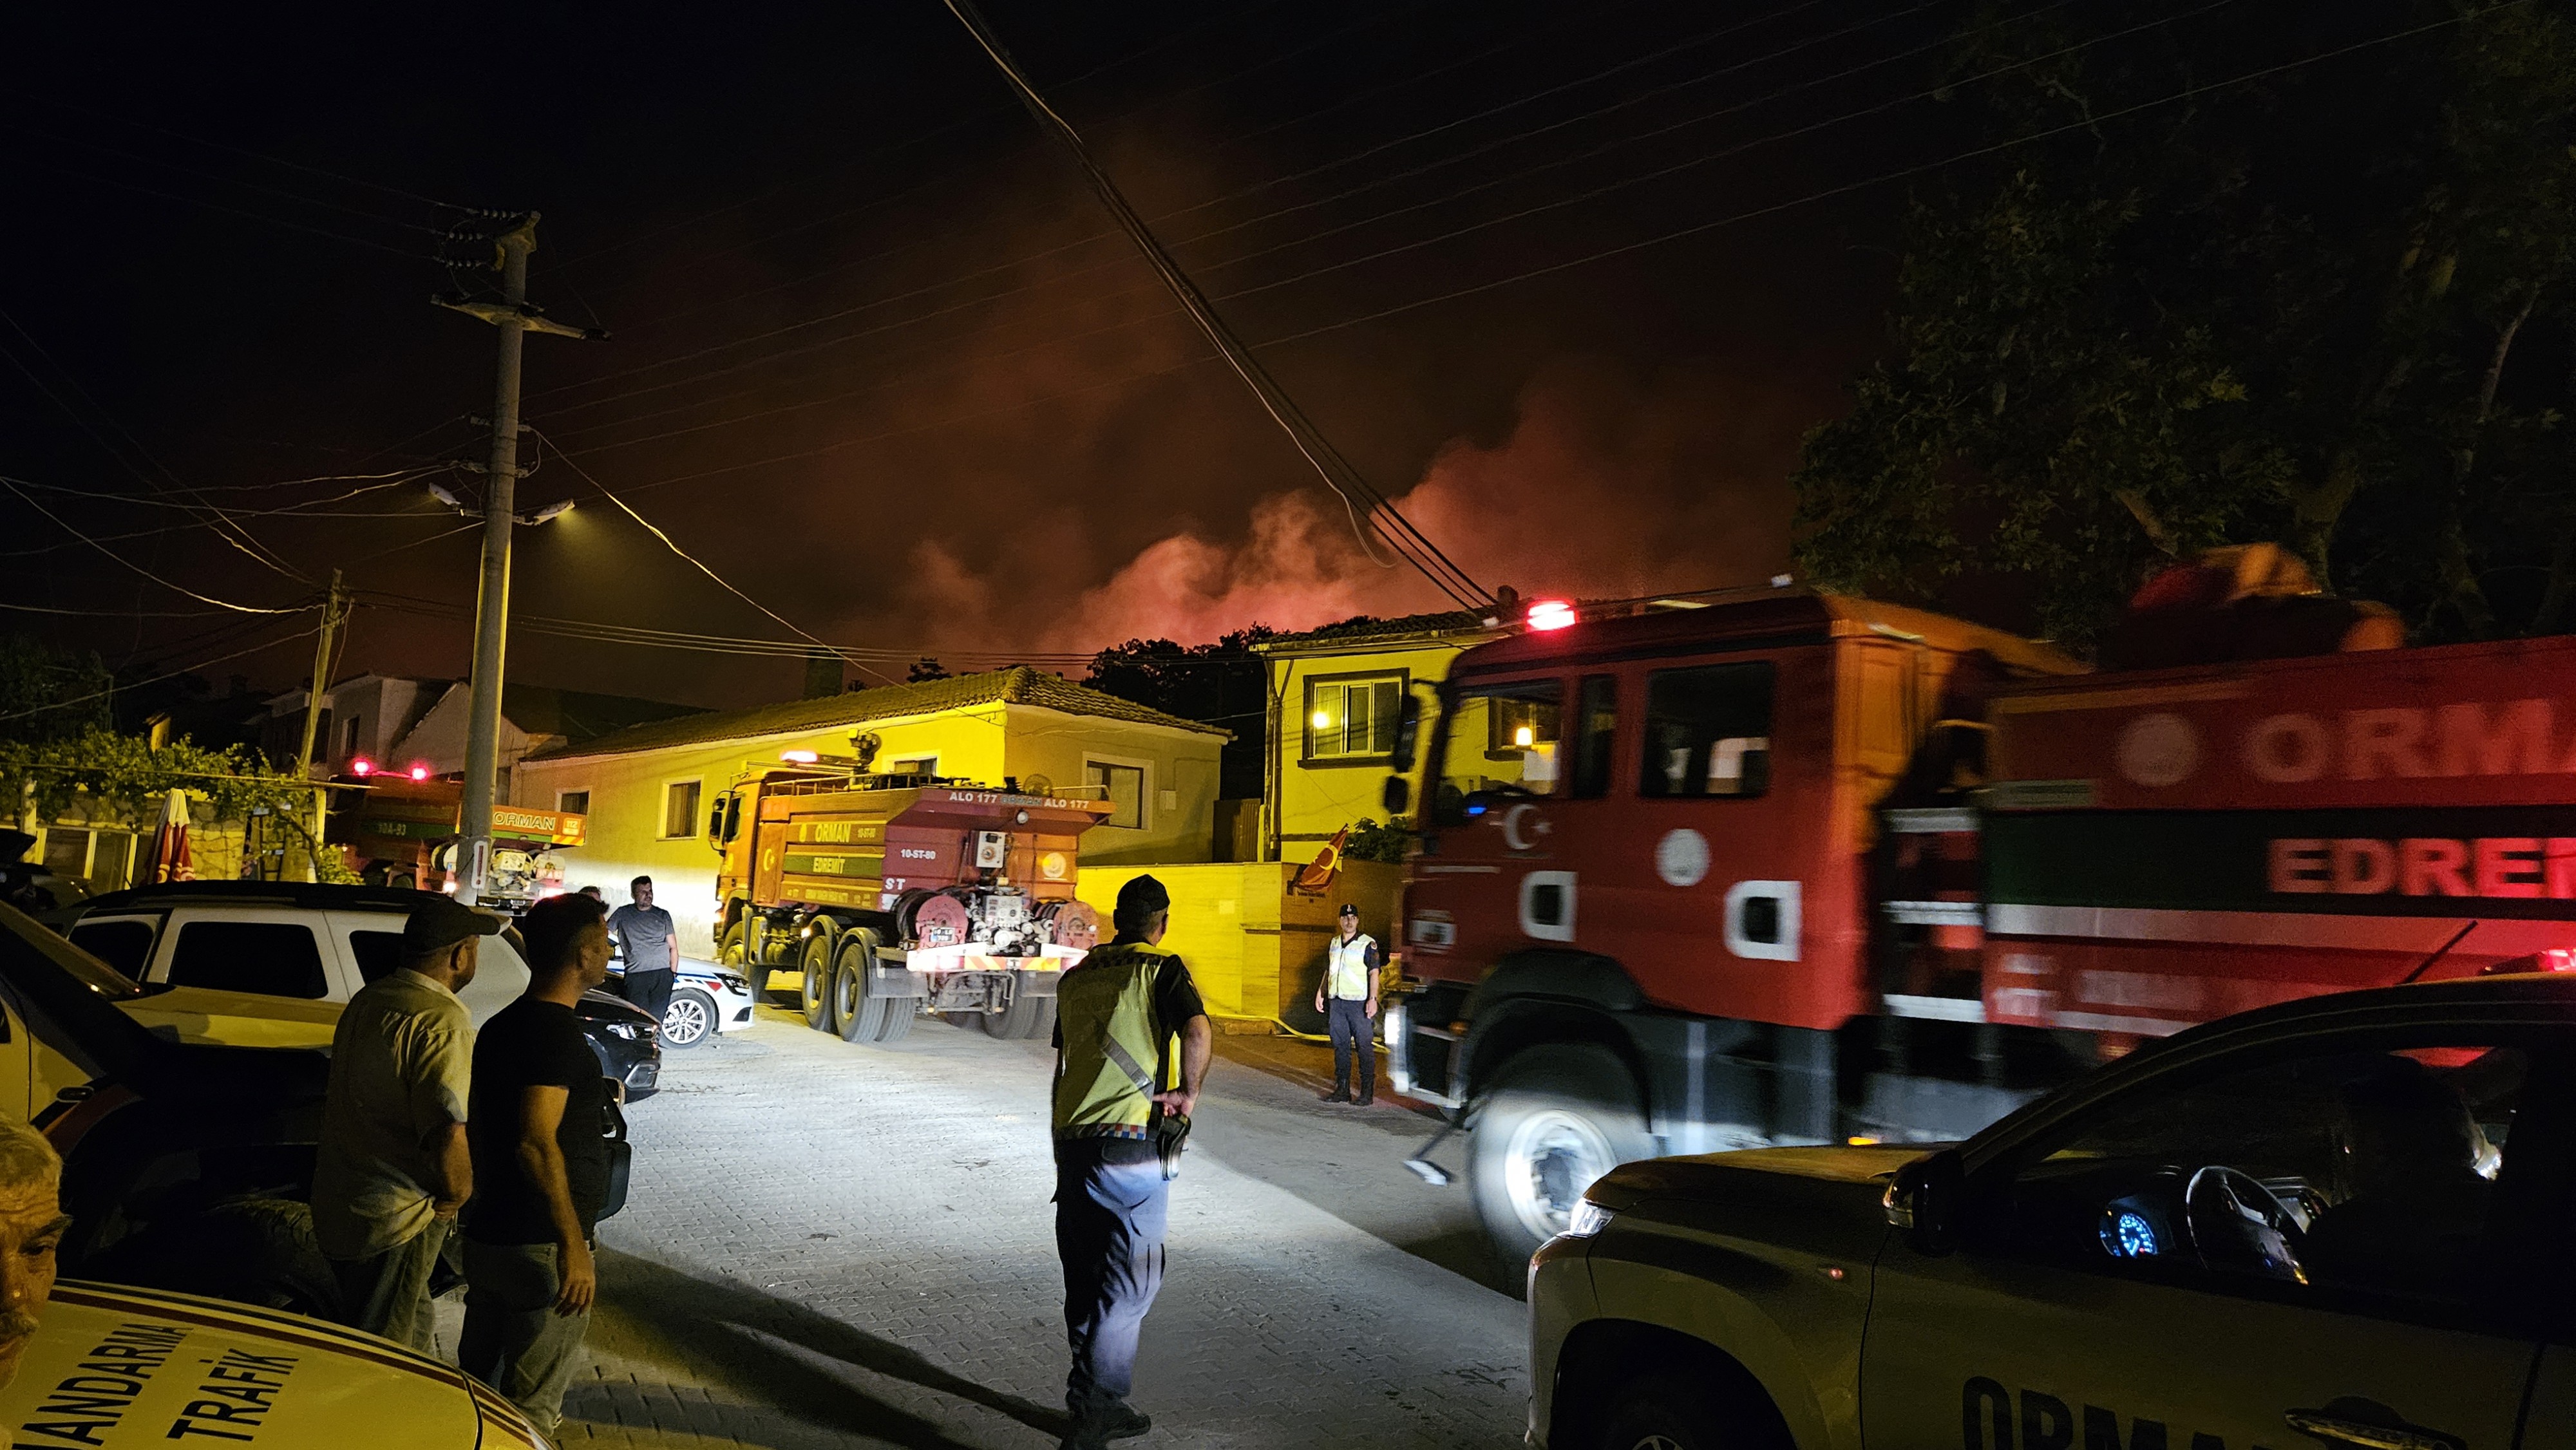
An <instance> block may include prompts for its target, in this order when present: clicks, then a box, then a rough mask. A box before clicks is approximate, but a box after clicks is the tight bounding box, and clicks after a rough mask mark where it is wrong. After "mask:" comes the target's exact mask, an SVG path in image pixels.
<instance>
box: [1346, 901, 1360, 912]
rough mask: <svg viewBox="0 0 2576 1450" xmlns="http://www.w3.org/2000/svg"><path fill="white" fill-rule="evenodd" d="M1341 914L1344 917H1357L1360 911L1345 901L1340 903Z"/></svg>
mask: <svg viewBox="0 0 2576 1450" xmlns="http://www.w3.org/2000/svg"><path fill="white" fill-rule="evenodd" d="M1341 914H1342V915H1344V916H1357V915H1359V914H1360V909H1359V908H1358V907H1357V906H1354V905H1352V904H1351V903H1350V902H1347V901H1345V902H1343V903H1342V910H1341Z"/></svg>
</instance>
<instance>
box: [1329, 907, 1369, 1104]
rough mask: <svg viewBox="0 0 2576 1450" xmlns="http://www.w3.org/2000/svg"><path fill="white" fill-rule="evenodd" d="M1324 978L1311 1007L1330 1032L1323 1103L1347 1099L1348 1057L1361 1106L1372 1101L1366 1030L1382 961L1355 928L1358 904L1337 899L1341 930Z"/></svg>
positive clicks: (1330, 947) (1349, 1083) (1337, 934)
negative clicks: (1328, 1084)
mask: <svg viewBox="0 0 2576 1450" xmlns="http://www.w3.org/2000/svg"><path fill="white" fill-rule="evenodd" d="M1325 951H1326V956H1325V958H1324V980H1322V981H1321V982H1318V983H1316V984H1315V1010H1316V1011H1318V1012H1321V1013H1323V1014H1324V1028H1325V1030H1326V1031H1327V1032H1330V1033H1331V1034H1332V1035H1333V1090H1332V1091H1331V1092H1328V1093H1326V1094H1324V1101H1326V1102H1328V1103H1346V1102H1349V1101H1350V1100H1351V1058H1352V1056H1353V1055H1354V1054H1356V1055H1357V1056H1358V1057H1359V1060H1360V1106H1361V1107H1367V1106H1368V1105H1369V1104H1371V1103H1373V1102H1376V1101H1377V1042H1376V1040H1375V1039H1374V1037H1373V1036H1372V1035H1371V1034H1373V1033H1374V1032H1375V1031H1376V1028H1375V1027H1373V1026H1372V1025H1371V1024H1372V1023H1373V1022H1375V1021H1376V1019H1377V981H1378V970H1379V968H1381V967H1383V966H1384V965H1385V964H1386V963H1385V961H1384V960H1383V959H1382V958H1381V957H1380V956H1379V955H1378V950H1377V942H1376V940H1375V939H1374V938H1372V937H1370V936H1369V934H1368V933H1366V932H1364V931H1361V930H1360V909H1359V908H1358V907H1356V906H1353V905H1352V904H1351V903H1349V902H1347V901H1345V902H1343V903H1342V916H1341V925H1340V929H1339V930H1337V931H1335V932H1334V934H1333V940H1332V943H1331V944H1330V945H1329V946H1328V947H1326V948H1325Z"/></svg>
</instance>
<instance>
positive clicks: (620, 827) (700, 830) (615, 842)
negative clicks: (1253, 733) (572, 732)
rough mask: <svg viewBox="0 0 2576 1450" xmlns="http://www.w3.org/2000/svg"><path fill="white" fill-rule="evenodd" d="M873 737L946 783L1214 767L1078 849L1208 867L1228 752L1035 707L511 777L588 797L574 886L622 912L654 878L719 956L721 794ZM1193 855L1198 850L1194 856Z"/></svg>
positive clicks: (621, 758)
mask: <svg viewBox="0 0 2576 1450" xmlns="http://www.w3.org/2000/svg"><path fill="white" fill-rule="evenodd" d="M854 731H865V732H868V733H871V734H874V735H876V736H877V737H878V738H879V739H880V740H881V741H883V742H884V743H883V745H882V747H881V748H880V749H879V750H878V752H877V761H878V763H879V764H880V765H881V766H883V765H891V764H893V763H894V762H895V761H898V760H903V759H906V758H911V757H918V756H924V755H935V756H936V757H937V758H938V764H937V767H936V769H937V772H938V773H939V774H941V775H953V776H962V777H965V778H967V779H970V780H975V781H981V782H985V783H988V784H992V785H997V786H998V785H999V784H1001V782H1002V779H1003V777H1005V776H1019V777H1023V778H1025V777H1027V776H1029V775H1033V774H1043V775H1045V776H1047V777H1048V778H1049V779H1050V780H1051V781H1053V783H1054V784H1056V785H1058V786H1067V787H1070V786H1078V785H1080V784H1082V782H1083V771H1082V761H1083V758H1084V755H1085V753H1086V752H1090V753H1093V754H1097V755H1101V756H1106V757H1116V758H1119V759H1121V760H1141V761H1144V762H1146V763H1147V765H1148V767H1149V773H1150V775H1151V777H1152V780H1153V781H1159V780H1177V779H1179V778H1180V777H1181V776H1183V775H1184V774H1185V773H1186V767H1184V766H1182V765H1180V764H1179V762H1180V761H1183V760H1198V759H1204V760H1205V761H1206V762H1208V767H1209V768H1208V776H1209V779H1210V782H1211V784H1210V787H1209V789H1208V790H1207V792H1206V793H1205V794H1204V796H1203V797H1195V796H1189V795H1183V796H1181V797H1180V798H1179V799H1177V800H1175V801H1174V802H1173V804H1172V806H1171V807H1170V808H1169V809H1165V808H1164V807H1163V802H1162V799H1161V797H1160V795H1159V794H1158V792H1159V791H1160V790H1161V788H1162V787H1160V786H1159V785H1155V784H1153V783H1152V781H1149V784H1148V788H1147V800H1146V805H1147V828H1146V829H1145V830H1142V831H1123V830H1120V831H1111V830H1108V829H1106V828H1102V829H1095V830H1094V831H1093V832H1091V833H1090V834H1088V835H1086V836H1085V837H1084V840H1083V852H1084V859H1085V860H1086V862H1087V861H1088V860H1090V859H1091V853H1092V851H1093V850H1094V848H1095V845H1096V844H1100V843H1101V838H1103V837H1114V839H1110V840H1108V841H1106V843H1105V847H1106V850H1107V852H1108V853H1109V854H1111V855H1112V856H1113V857H1115V858H1119V859H1126V860H1137V859H1164V858H1162V857H1159V856H1156V855H1154V854H1153V853H1155V852H1158V851H1170V852H1173V853H1175V856H1174V859H1182V860H1205V859H1206V857H1207V844H1206V843H1207V842H1208V840H1209V839H1210V838H1211V836H1212V833H1213V831H1214V825H1213V821H1212V816H1211V812H1212V810H1213V806H1214V799H1215V793H1214V787H1213V780H1214V762H1215V760H1216V754H1217V749H1218V746H1219V744H1220V742H1219V740H1218V738H1217V737H1216V736H1213V735H1202V734H1197V733H1195V732H1189V731H1182V730H1176V729H1172V728H1170V727H1167V726H1157V725H1142V724H1135V723H1131V722H1128V721H1123V720H1108V719H1101V718H1098V717H1093V716H1079V715H1066V714H1062V713H1060V712H1058V711H1054V710H1048V709H1043V708H1039V707H1035V706H1026V705H1002V704H994V705H985V706H979V707H977V708H976V709H974V710H971V711H950V712H946V713H942V714H936V715H922V716H914V717H911V718H908V719H895V720H871V721H868V722H866V723H865V724H863V725H858V726H851V725H836V726H832V727H829V728H827V729H823V730H816V731H810V732H806V733H803V734H796V735H771V736H763V737H758V738H754V739H738V740H730V741H720V742H716V743H712V744H704V745H682V746H672V747H670V748H667V749H662V750H647V751H637V752H635V753H633V754H630V755H596V756H566V757H561V758H553V759H541V760H523V761H521V762H519V764H518V767H517V769H516V771H515V785H514V787H513V790H512V794H511V803H512V804H514V805H522V806H535V807H540V808H543V809H548V810H551V809H555V808H556V806H557V802H558V800H559V799H560V798H561V796H562V794H563V793H564V792H567V791H588V792H590V829H589V840H588V842H587V843H586V844H585V845H583V846H582V847H580V848H579V849H577V850H567V851H564V852H562V853H560V854H561V856H562V858H563V861H564V879H565V883H566V884H567V885H568V886H571V887H575V888H578V887H582V886H597V887H599V888H600V892H601V894H602V895H604V896H606V897H607V898H608V901H609V903H610V904H611V905H617V904H620V903H623V902H624V901H625V900H626V897H627V882H628V881H629V880H631V879H632V878H634V877H636V876H650V877H652V878H653V882H654V891H655V901H656V904H658V905H660V906H662V907H663V908H664V909H666V910H668V911H669V912H670V913H671V916H672V919H673V923H674V924H675V925H676V926H677V927H678V928H679V932H680V949H681V950H682V951H683V952H687V953H691V954H694V955H699V956H711V955H713V953H714V950H715V943H714V935H713V933H714V923H715V915H716V907H717V902H716V899H715V880H716V865H717V857H716V852H715V849H714V848H713V847H712V846H710V845H709V844H708V842H707V839H706V810H707V807H708V806H709V805H710V804H711V803H713V801H714V800H715V797H716V795H717V793H718V792H720V791H723V790H724V789H726V788H727V787H729V786H731V785H732V784H733V783H734V781H735V780H736V779H738V778H739V777H740V776H741V775H742V774H743V772H744V770H745V768H746V767H747V766H749V765H767V764H772V763H775V762H776V761H777V760H778V758H779V753H780V752H781V751H786V750H813V751H818V752H823V753H828V754H839V755H846V754H848V753H849V750H850V736H851V734H852V733H853V732H854ZM681 780H696V781H698V782H699V783H700V784H699V790H698V815H697V819H696V820H695V821H694V822H692V824H691V829H690V834H689V835H687V836H684V837H680V838H677V839H669V838H665V837H664V836H663V835H662V807H663V798H664V796H663V793H664V788H665V787H666V786H667V785H669V784H670V783H671V782H674V781H681ZM1193 850H1194V854H1192V852H1193Z"/></svg>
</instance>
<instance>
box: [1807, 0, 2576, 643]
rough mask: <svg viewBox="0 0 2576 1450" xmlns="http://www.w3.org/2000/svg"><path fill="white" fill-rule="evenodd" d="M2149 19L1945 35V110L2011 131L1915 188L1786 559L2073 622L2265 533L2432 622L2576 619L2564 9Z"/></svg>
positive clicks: (1878, 585) (2369, 4)
mask: <svg viewBox="0 0 2576 1450" xmlns="http://www.w3.org/2000/svg"><path fill="white" fill-rule="evenodd" d="M2160 13H2162V14H2168V15H2169V14H2170V12H2159V11H2157V10H2155V9H2153V8H2151V7H2147V6H2145V5H2143V4H2125V5H2124V4H2110V5H2099V6H2085V7H2064V8H2053V9H2051V10H2049V11H2047V12H2046V13H2045V14H2035V15H2029V16H2025V17H2024V18H2022V19H2019V20H2015V21H2010V22H2008V23H2002V24H1997V23H1996V22H1997V21H1998V18H1999V16H2000V14H2001V12H1999V11H1992V10H1989V11H1987V12H1986V13H1982V14H1980V15H1979V16H1977V17H1976V18H1975V19H1973V20H1972V21H1971V22H1970V23H1969V24H1970V28H1969V30H1968V31H1967V32H1966V34H1967V35H1969V36H1970V37H1972V39H1970V40H1968V41H1966V42H1963V43H1962V45H1961V47H1960V49H1959V52H1958V54H1957V55H1956V56H1955V57H1954V58H1953V62H1952V63H1953V65H1954V67H1955V76H1956V78H1957V80H1958V85H1957V87H1956V89H1955V90H1954V91H1953V92H1952V102H1951V104H1952V105H1954V106H1957V107H1961V108H1964V109H1966V110H1967V111H1968V112H1969V129H1970V130H1971V131H1973V132H1975V133H1976V134H1977V135H1978V136H1979V137H1981V138H1983V139H1984V140H1985V141H1987V142H1989V143H2005V142H2012V143H2014V144H2010V145H2006V146H2004V147H2003V148H2002V149H2000V150H1999V151H1998V152H1997V153H1996V157H1997V161H1996V164H1995V165H1994V167H1993V168H1992V169H1991V170H1989V171H1988V172H1986V173H1984V174H1982V175H1979V176H1973V177H1967V178H1962V179H1960V180H1959V181H1958V182H1957V183H1956V184H1955V186H1954V189H1952V190H1949V191H1947V192H1945V193H1943V194H1939V195H1932V196H1925V197H1921V198H1918V200H1917V202H1916V204H1915V205H1914V207H1913V208H1912V212H1911V216H1910V220H1909V224H1908V226H1909V235H1908V243H1907V249H1906V253H1905V257H1904V261H1903V264H1902V267H1901V270H1900V273H1899V278H1898V295H1897V305H1896V311H1895V315H1894V317H1893V319H1892V326H1893V338H1892V342H1893V347H1892V354H1891V356H1890V357H1889V358H1888V360H1887V361H1885V362H1884V363H1883V364H1881V365H1880V366H1878V367H1875V368H1873V369H1871V370H1870V371H1868V372H1867V373H1865V374H1863V375H1862V376H1861V377H1859V378H1858V379H1856V380H1855V382H1854V384H1853V408H1852V411H1851V413H1850V414H1849V415H1848V416H1847V417H1845V418H1843V419H1841V420H1839V421H1836V422H1833V423H1829V424H1827V425H1825V426H1823V427H1821V428H1818V429H1817V430H1815V431H1814V432H1813V433H1812V434H1811V435H1810V436H1809V438H1808V440H1807V445H1806V452H1805V457H1804V459H1803V461H1802V465H1801V467H1800V469H1799V471H1798V473H1797V475H1796V478H1795V480H1794V481H1795V484H1796V486H1797V490H1798V495H1799V528H1800V546H1799V548H1800V555H1801V561H1802V563H1803V564H1804V565H1805V567H1806V568H1807V570H1808V572H1809V574H1810V576H1811V577H1813V578H1815V579H1817V580H1818V581H1819V582H1820V583H1824V584H1827V585H1830V586H1836V587H1842V588H1852V589H1861V590H1867V591H1870V592H1876V593H1881V594H1888V595H1894V596H1898V597H1913V598H1918V599H1925V600H1930V601H1938V600H1941V599H1942V598H1943V597H1944V596H1945V593H1947V592H1949V591H1951V590H1954V589H1955V588H1956V587H1957V585H1958V582H1959V581H1961V580H1962V579H1963V578H1976V577H1983V578H1992V577H1995V576H2018V577H2020V578H2021V579H2023V580H2024V581H2025V582H2026V583H2027V585H2028V587H2029V590H2030V593H2031V596H2032V604H2033V606H2034V608H2035V609H2036V612H2037V614H2038V623H2039V625H2040V627H2041V628H2042V629H2043V630H2045V631H2046V632H2048V633H2049V634H2051V635H2052V636H2054V637H2056V638H2058V639H2060V640H2063V641H2065V642H2067V643H2070V644H2073V645H2077V646H2079V647H2080V646H2084V645H2086V644H2089V643H2090V642H2091V641H2092V639H2093V638H2095V637H2096V635H2097V634H2098V632H2099V631H2100V629H2101V628H2102V626H2103V625H2104V623H2105V622H2106V621H2107V620H2108V619H2109V618H2110V616H2111V615H2112V614H2113V613H2114V612H2115V611H2116V608H2117V606H2118V603H2119V601H2120V600H2122V599H2123V598H2125V597H2126V595H2127V594H2128V593H2129V592H2130V591H2131V590H2132V589H2134V587H2135V586H2136V584H2137V583H2138V581H2139V579H2140V578H2141V576H2142V575H2143V574H2144V573H2145V572H2147V571H2148V570H2149V569H2151V568H2153V567H2154V566H2155V565H2157V564H2158V563H2160V562H2162V561H2164V560H2166V559H2169V558H2172V557H2176V556H2179V555H2184V554H2188V553H2190V552H2192V551H2194V550H2197V549H2200V548H2203V547H2207V546H2210V545H2215V544H2221V543H2234V542H2249V541H2253V540H2260V539H2277V540H2281V541H2283V542H2285V543H2288V544H2290V545H2291V546H2292V547H2293V548H2295V549H2296V550H2297V551H2298V552H2299V553H2300V554H2301V555H2302V556H2303V557H2305V558H2306V559H2307V560H2308V562H2309V564H2310V566H2311V568H2312V569H2314V570H2315V571H2316V572H2317V574H2318V576H2319V577H2320V578H2321V579H2324V580H2327V581H2329V582H2331V583H2332V584H2333V585H2335V586H2336V587H2338V588H2340V589H2342V590H2343V591H2345V592H2355V593H2368V594H2371V595H2374V596H2377V597H2381V598H2385V599H2388V600H2389V601H2391V602H2392V603H2395V604H2397V605H2398V606H2399V607H2400V609H2401V610H2402V611H2403V612H2404V613H2405V614H2406V616H2407V618H2408V620H2409V622H2410V623H2411V624H2412V625H2413V626H2415V627H2416V628H2417V629H2418V630H2420V631H2424V632H2427V633H2429V634H2433V635H2437V636H2478V635H2486V634H2493V633H2500V632H2511V631H2542V630H2554V629H2559V628H2564V627H2568V626H2569V625H2570V623H2571V621H2570V620H2569V618H2568V603H2569V600H2568V596H2569V594H2570V593H2571V591H2576V485H2571V478H2570V464H2571V461H2576V460H2571V455H2570V451H2569V440H2568V435H2567V429H2566V428H2565V427H2564V426H2563V422H2564V417H2565V414H2566V411H2567V408H2568V402H2569V399H2568V397H2567V394H2568V392H2569V391H2570V389H2571V387H2576V374H2571V369H2570V366H2569V364H2570V353H2571V348H2570V344H2569V337H2570V333H2571V326H2570V324H2571V322H2576V151H2571V149H2570V148H2571V143H2576V124H2571V116H2576V33H2571V27H2570V24H2569V22H2568V21H2567V20H2566V18H2565V17H2564V16H2563V15H2562V14H2560V13H2559V11H2558V10H2557V9H2555V8H2554V7H2547V6H2540V5H2483V4H2481V5H2469V4H2464V3H2461V0H2338V3H2334V4H2330V5H2329V4H2324V3H2303V4H2280V5H2271V6H2232V7H2221V8H2220V9H2218V10H2215V11H2212V12H2209V13H2208V14H2207V15H2206V16H2199V15H2198V12H2195V13H2194V14H2195V17H2197V18H2184V19H2178V20H2176V21H2175V23H2173V24H2170V25H2162V26H2157V27H2153V28H2151V29H2148V30H2146V31H2143V32H2139V33H2136V34H2132V33H2130V32H2131V31H2132V30H2133V29H2134V28H2135V27H2137V26H2138V25H2139V24H2140V23H2141V22H2142V21H2144V20H2150V19H2154V18H2155V17H2156V16H2157V15H2158V14H2160ZM2428 25H2429V26H2436V27H2437V28H2433V29H2429V30H2424V31H2423V32H2422V33H2421V34H2419V35H2415V36H2412V37H2410V38H2408V39H2406V40H2404V41H2402V42H2399V43H2395V44H2382V45H2374V46H2367V47H2364V48H2362V49H2359V50H2355V51H2353V52H2352V53H2351V54H2349V55H2346V56H2344V57H2342V58H2340V59H2337V60H2334V61H2331V62H2326V63H2321V64H2316V65H2298V66H2287V65H2286V63H2287V62H2291V61H2295V60H2298V59H2299V58H2300V57H2303V56H2309V55H2315V54H2319V53H2322V52H2325V51H2328V50H2333V49H2336V48H2337V47H2338V46H2342V45H2349V44H2351V43H2353V42H2355V41H2359V40H2368V39H2370V38H2372V37H2377V36H2386V35H2392V34H2396V33H2399V32H2402V31H2406V30H2409V29H2410V28H2415V27H2422V26H2428ZM2275 66H2283V67H2285V68H2282V69H2279V70H2278V71H2277V72H2276V73H2274V74H2270V75H2266V76H2262V77H2260V78H2258V79H2255V80H2252V81H2248V82H2245V83H2241V84H2240V83H2236V81H2235V78H2237V77H2242V76H2248V75H2252V74H2254V73H2256V72H2259V71H2264V70H2266V69H2268V68H2271V67H2275ZM2034 137H2035V138H2038V139H2035V140H2025V139H2022V138H2034Z"/></svg>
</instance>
